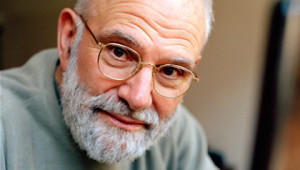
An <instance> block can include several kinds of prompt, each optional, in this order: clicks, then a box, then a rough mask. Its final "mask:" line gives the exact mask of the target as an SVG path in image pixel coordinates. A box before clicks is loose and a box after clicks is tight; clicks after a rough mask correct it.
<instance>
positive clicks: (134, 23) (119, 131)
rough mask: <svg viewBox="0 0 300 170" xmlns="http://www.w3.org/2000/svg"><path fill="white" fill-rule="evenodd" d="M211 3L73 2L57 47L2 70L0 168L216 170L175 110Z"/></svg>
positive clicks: (183, 114)
mask: <svg viewBox="0 0 300 170" xmlns="http://www.w3.org/2000/svg"><path fill="white" fill-rule="evenodd" d="M211 13H212V11H211V1H210V0H202V1H201V0H151V1H150V0H148V1H146V0H126V1H125V0H78V1H77V3H76V6H75V10H72V9H68V8H66V9H63V10H62V12H61V14H60V16H59V20H58V35H57V49H56V50H46V51H43V52H40V53H38V54H36V55H35V56H33V57H32V58H31V59H30V60H29V61H28V62H27V63H26V64H25V65H24V66H23V67H20V68H16V69H11V70H7V71H3V72H2V73H1V98H2V101H1V122H0V128H1V129H0V130H1V131H0V132H1V134H0V137H1V140H0V142H1V143H0V147H1V148H0V161H1V162H0V168H1V169H22V170H23V169H25V170H26V169H51V170H52V169H53V170H54V169H55V170H60V169H61V170H66V169H67V170H68V169H71V170H76V169H122V170H123V169H137V170H142V169H155V170H162V169H191V170H194V169H200V170H210V169H215V166H214V165H213V164H212V162H211V160H210V159H209V157H208V154H207V144H206V141H205V137H204V134H203V131H202V129H201V128H200V126H199V125H198V124H197V122H196V120H194V118H192V117H191V115H190V114H189V113H187V110H186V109H185V108H184V107H183V106H181V104H180V102H181V100H182V97H183V95H184V94H185V92H186V91H187V90H188V89H189V87H190V86H191V84H192V82H193V81H198V78H197V75H196V73H195V72H194V70H195V67H196V65H197V63H198V62H199V60H200V58H201V56H200V52H201V50H202V47H203V46H204V43H205V41H206V40H207V38H208V35H209V32H210V22H211V20H212V14H211Z"/></svg>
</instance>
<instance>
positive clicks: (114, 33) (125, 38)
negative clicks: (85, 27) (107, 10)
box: [97, 30, 141, 48]
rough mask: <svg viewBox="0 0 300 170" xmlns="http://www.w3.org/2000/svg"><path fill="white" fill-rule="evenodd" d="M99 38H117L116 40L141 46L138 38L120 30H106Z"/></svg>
mask: <svg viewBox="0 0 300 170" xmlns="http://www.w3.org/2000/svg"><path fill="white" fill-rule="evenodd" d="M97 39H99V40H111V39H115V40H118V41H121V43H122V42H124V43H126V44H130V45H133V46H135V47H137V48H141V46H140V44H139V43H138V42H137V40H136V39H134V38H133V37H132V36H130V35H128V34H125V33H123V32H121V31H119V30H111V31H105V32H104V33H102V34H101V35H99V36H97ZM100 42H101V41H100Z"/></svg>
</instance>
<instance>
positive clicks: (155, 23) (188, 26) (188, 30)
mask: <svg viewBox="0 0 300 170" xmlns="http://www.w3.org/2000/svg"><path fill="white" fill-rule="evenodd" d="M120 5H121V6H123V7H125V8H123V9H122V12H118V13H123V14H127V15H132V16H135V17H136V18H140V19H141V20H143V21H144V22H145V23H147V24H148V25H149V26H150V27H152V28H156V29H157V30H156V32H157V33H159V35H160V36H161V37H164V38H170V37H171V36H174V34H177V35H183V34H184V35H183V36H178V38H182V39H185V38H186V37H192V39H193V40H194V42H198V43H199V41H201V40H202V39H199V38H197V35H204V34H203V31H205V28H203V31H201V30H199V27H200V26H198V27H197V26H196V25H195V24H193V22H189V20H187V18H189V17H188V16H186V17H185V18H184V20H185V21H182V18H179V19H178V18H175V17H173V18H171V17H172V16H173V15H168V14H166V13H164V12H163V11H159V10H155V9H153V8H151V7H149V6H148V5H147V4H142V3H141V2H139V3H138V2H118V3H117V4H114V5H111V6H110V7H108V10H111V11H112V12H114V11H119V10H120ZM132 5H134V6H136V8H135V10H130V9H131V8H130V7H131V6H132ZM139 6H141V7H139ZM142 7H143V8H146V9H149V10H147V11H151V14H154V17H151V18H149V15H147V11H145V10H143V11H138V10H139V9H142ZM136 12H138V13H136ZM190 15H191V14H190ZM190 17H191V16H190ZM203 18H204V16H203ZM197 21H198V20H197ZM168 23H175V24H173V25H172V26H173V28H171V27H172V26H171V25H170V24H168ZM175 25H184V26H185V29H182V28H174V26H175ZM197 28H198V29H197ZM163 31H168V32H173V33H172V34H170V33H168V34H164V33H162V32H163ZM194 31H195V33H193V32H194ZM187 35H191V36H187ZM186 39H188V38H186ZM199 44H200V43H199ZM193 45H195V44H194V43H193Z"/></svg>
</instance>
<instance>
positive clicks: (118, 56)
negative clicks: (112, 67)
mask: <svg viewBox="0 0 300 170" xmlns="http://www.w3.org/2000/svg"><path fill="white" fill-rule="evenodd" d="M103 51H105V52H106V53H107V54H108V55H107V56H106V57H111V59H114V60H117V61H131V60H132V55H131V53H130V51H129V50H126V48H123V47H121V46H117V45H108V46H106V48H105V49H104V50H103Z"/></svg>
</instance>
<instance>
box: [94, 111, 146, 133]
mask: <svg viewBox="0 0 300 170" xmlns="http://www.w3.org/2000/svg"><path fill="white" fill-rule="evenodd" d="M95 113H100V114H102V115H103V116H104V117H105V118H106V120H107V121H108V122H109V123H110V124H112V125H113V126H115V127H118V128H121V129H123V130H126V131H131V132H134V131H140V130H142V129H148V128H149V126H150V125H149V124H147V123H146V122H143V121H141V120H137V119H134V118H131V117H128V116H123V115H120V114H115V113H109V112H107V111H104V110H102V109H100V108H97V109H95Z"/></svg>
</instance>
